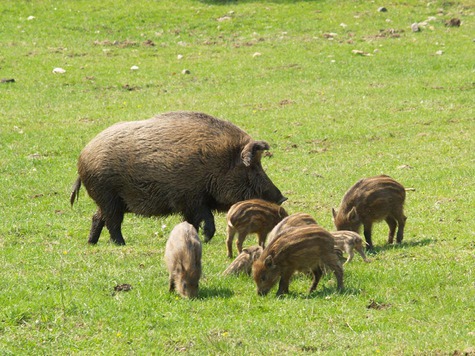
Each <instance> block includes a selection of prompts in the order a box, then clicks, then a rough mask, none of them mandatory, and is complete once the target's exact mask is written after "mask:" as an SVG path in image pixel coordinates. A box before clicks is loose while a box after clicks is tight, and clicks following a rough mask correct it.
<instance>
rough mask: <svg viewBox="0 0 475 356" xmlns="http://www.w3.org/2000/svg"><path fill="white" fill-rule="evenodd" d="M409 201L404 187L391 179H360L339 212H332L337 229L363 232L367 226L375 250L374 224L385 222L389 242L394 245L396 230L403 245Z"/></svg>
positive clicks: (377, 177)
mask: <svg viewBox="0 0 475 356" xmlns="http://www.w3.org/2000/svg"><path fill="white" fill-rule="evenodd" d="M405 199H406V191H405V189H404V187H403V186H402V185H401V184H400V183H398V182H396V181H395V180H394V179H392V178H391V177H389V176H386V175H380V176H376V177H370V178H364V179H360V180H359V181H358V182H356V184H355V185H354V186H352V187H351V188H350V189H349V190H348V191H347V192H346V193H345V195H344V196H343V199H342V201H341V204H340V208H339V209H338V211H336V210H335V209H332V213H333V221H334V223H335V227H336V229H337V230H350V231H354V232H358V233H359V230H360V228H361V225H363V227H364V236H365V239H366V243H367V244H368V249H372V248H373V242H372V240H371V230H372V227H373V223H374V222H376V221H380V220H383V219H384V220H385V221H386V223H387V224H388V226H389V235H388V243H390V244H391V243H393V240H394V233H395V231H396V227H397V238H396V241H397V242H398V243H400V242H402V239H403V237H404V225H405V223H406V216H404V200H405Z"/></svg>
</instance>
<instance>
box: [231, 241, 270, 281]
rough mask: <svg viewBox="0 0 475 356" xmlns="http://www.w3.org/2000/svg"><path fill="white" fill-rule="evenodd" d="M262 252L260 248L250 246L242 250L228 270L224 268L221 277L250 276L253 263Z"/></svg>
mask: <svg viewBox="0 0 475 356" xmlns="http://www.w3.org/2000/svg"><path fill="white" fill-rule="evenodd" d="M263 250H264V249H263V248H262V247H261V246H251V247H247V248H245V249H243V250H242V252H241V253H240V254H239V255H238V256H237V257H236V259H235V260H234V261H233V262H232V263H231V264H230V265H229V266H228V268H226V270H225V271H224V272H223V275H225V276H227V275H230V274H235V275H238V274H241V273H243V274H247V275H250V274H251V272H252V265H253V263H254V262H255V261H256V260H257V259H258V258H259V256H260V255H261V254H262V251H263Z"/></svg>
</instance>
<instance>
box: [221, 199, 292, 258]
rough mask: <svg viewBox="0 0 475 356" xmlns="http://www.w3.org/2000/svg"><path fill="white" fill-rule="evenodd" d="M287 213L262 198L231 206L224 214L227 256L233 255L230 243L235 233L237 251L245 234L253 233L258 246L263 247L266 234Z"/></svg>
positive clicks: (231, 243) (240, 248) (240, 247)
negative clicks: (255, 235) (236, 236)
mask: <svg viewBox="0 0 475 356" xmlns="http://www.w3.org/2000/svg"><path fill="white" fill-rule="evenodd" d="M287 215H288V214H287V212H286V211H285V209H284V208H282V207H281V206H279V205H277V204H274V203H270V202H267V201H265V200H262V199H249V200H245V201H242V202H239V203H236V204H234V205H233V206H231V208H230V209H229V211H228V213H227V215H226V222H227V236H228V237H227V240H226V246H227V249H228V257H229V258H232V257H233V247H232V245H233V239H234V236H235V235H236V233H237V234H238V238H237V241H236V247H237V249H238V252H239V253H241V251H242V244H243V242H244V240H245V238H246V237H247V235H249V234H253V233H256V234H257V236H258V242H259V246H262V247H265V243H266V238H267V234H268V233H269V232H270V231H271V230H272V228H273V227H274V226H275V225H276V224H277V223H279V222H280V221H281V220H282V219H283V218H285V217H286V216H287Z"/></svg>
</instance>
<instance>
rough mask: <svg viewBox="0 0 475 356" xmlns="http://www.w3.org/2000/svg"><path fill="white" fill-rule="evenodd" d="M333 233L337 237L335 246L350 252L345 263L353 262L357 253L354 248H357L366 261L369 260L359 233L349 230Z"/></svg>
mask: <svg viewBox="0 0 475 356" xmlns="http://www.w3.org/2000/svg"><path fill="white" fill-rule="evenodd" d="M331 234H332V235H333V238H334V239H335V247H336V248H337V249H339V250H341V251H342V252H346V253H347V254H348V257H347V259H346V262H345V263H344V264H343V265H346V264H347V263H349V262H351V260H352V259H353V256H354V255H355V253H354V251H353V250H356V251H357V252H358V253H359V254H360V256H361V257H362V258H363V260H364V261H365V262H369V261H368V259H367V258H366V254H365V253H364V247H363V239H362V238H361V236H360V235H359V234H358V233H356V232H354V231H348V230H339V231H332V232H331Z"/></svg>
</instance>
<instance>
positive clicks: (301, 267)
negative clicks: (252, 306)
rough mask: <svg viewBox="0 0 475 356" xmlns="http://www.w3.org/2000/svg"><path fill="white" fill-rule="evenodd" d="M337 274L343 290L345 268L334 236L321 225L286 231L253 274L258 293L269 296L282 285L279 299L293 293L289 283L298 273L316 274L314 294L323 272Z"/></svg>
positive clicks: (257, 264) (339, 287)
mask: <svg viewBox="0 0 475 356" xmlns="http://www.w3.org/2000/svg"><path fill="white" fill-rule="evenodd" d="M324 267H328V268H329V269H330V270H332V271H333V273H334V274H335V277H336V280H337V287H338V289H339V290H342V289H343V268H342V266H341V262H340V260H339V258H338V255H337V254H336V252H335V247H334V239H333V236H332V235H331V234H330V233H329V232H328V231H326V230H325V229H323V228H322V227H320V226H318V225H309V226H299V227H295V228H293V229H288V230H286V231H285V232H284V233H283V234H282V235H281V236H280V237H279V238H277V239H275V240H273V241H272V243H270V244H269V245H267V247H266V248H265V249H264V251H263V252H262V254H261V256H260V257H259V258H258V259H257V260H256V261H255V262H254V264H253V266H252V273H253V278H254V281H255V283H256V285H257V293H258V294H259V295H266V294H267V293H269V291H270V290H271V288H272V287H273V286H274V285H275V284H276V283H277V281H278V280H279V279H280V281H279V289H278V290H277V295H281V294H285V293H288V292H289V283H290V279H291V277H292V275H293V274H294V273H295V272H296V271H302V272H308V271H309V270H310V271H311V272H312V273H313V282H312V285H311V287H310V291H309V292H312V291H314V290H315V289H316V288H317V285H318V282H319V281H320V278H321V277H322V275H323V268H324Z"/></svg>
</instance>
